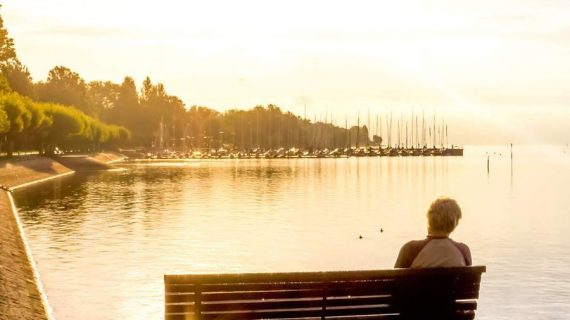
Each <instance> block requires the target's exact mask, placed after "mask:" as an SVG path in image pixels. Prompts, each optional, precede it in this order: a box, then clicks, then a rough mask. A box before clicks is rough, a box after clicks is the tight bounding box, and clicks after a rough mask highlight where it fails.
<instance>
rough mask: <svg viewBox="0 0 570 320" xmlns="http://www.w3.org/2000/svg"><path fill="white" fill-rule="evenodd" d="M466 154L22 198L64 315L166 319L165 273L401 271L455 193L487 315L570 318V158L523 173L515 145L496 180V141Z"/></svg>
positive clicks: (131, 173) (273, 164)
mask: <svg viewBox="0 0 570 320" xmlns="http://www.w3.org/2000/svg"><path fill="white" fill-rule="evenodd" d="M467 150H475V151H476V152H472V153H466V156H465V157H462V158H441V157H439V158H438V157H433V158H421V157H420V158H415V157H408V158H398V159H392V158H379V159H356V158H353V159H319V160H317V159H295V160H245V161H213V162H182V163H151V164H127V165H124V168H125V169H126V170H124V171H113V172H104V173H98V174H81V175H79V174H78V175H74V176H70V177H67V178H65V179H63V180H58V181H54V182H50V183H47V184H43V185H41V186H38V187H36V188H33V189H27V190H21V191H19V192H17V193H16V202H17V204H18V207H19V209H20V213H21V216H22V220H23V222H24V224H25V228H26V232H27V234H28V237H29V239H30V242H31V245H32V250H33V252H34V256H35V258H36V260H37V261H38V264H39V268H40V272H41V275H42V279H43V281H44V284H45V287H46V288H47V291H48V296H49V299H50V301H51V303H52V305H53V307H54V309H55V312H56V315H57V316H58V319H78V318H81V319H117V318H120V319H141V318H147V319H157V318H161V317H162V301H163V298H162V292H163V290H162V275H163V274H164V273H189V272H232V271H236V272H245V271H247V272H255V271H309V270H344V269H378V268H390V267H391V266H392V264H393V263H394V259H395V257H396V254H397V251H398V249H399V247H400V246H401V244H402V243H403V242H405V241H407V240H409V239H414V238H421V237H423V235H424V234H425V222H424V215H423V212H424V211H425V209H426V208H427V205H428V204H429V203H430V201H431V200H433V198H435V197H436V196H438V195H441V194H448V195H450V196H453V197H456V198H457V199H458V200H459V203H460V204H461V206H462V208H463V211H464V215H465V217H464V219H463V221H462V223H461V225H460V227H459V229H458V230H457V232H456V233H455V234H454V237H455V238H456V239H457V240H461V241H465V242H466V243H468V244H469V245H470V247H471V249H472V251H473V256H474V261H475V263H478V264H486V265H488V269H489V272H488V273H487V274H486V275H485V277H484V280H483V287H482V294H481V301H480V302H481V303H480V311H479V316H478V319H512V318H533V319H542V318H544V317H532V316H529V315H533V314H537V312H538V313H542V315H545V314H546V315H549V316H546V318H556V316H557V315H559V314H561V313H562V312H565V313H570V307H569V306H567V305H566V304H565V302H564V301H566V300H567V299H568V298H569V297H568V292H570V283H569V281H568V280H567V279H570V271H568V270H569V268H568V267H569V266H570V261H569V259H570V258H569V256H570V255H569V254H568V252H570V244H568V242H567V241H566V238H567V235H568V234H569V232H570V223H569V222H570V219H569V217H568V211H567V208H568V207H569V206H570V194H569V190H570V188H569V186H568V181H570V170H568V169H569V168H570V166H569V165H570V157H568V156H566V155H563V153H562V152H561V151H560V150H558V151H549V152H550V153H549V154H551V153H554V152H558V154H559V156H558V158H548V157H540V156H537V153H539V154H540V152H543V150H542V149H539V150H536V149H529V150H528V151H525V150H521V155H520V156H519V153H518V152H517V166H516V168H514V170H513V172H512V175H514V178H513V179H511V176H512V175H511V168H510V158H509V157H506V156H504V155H505V153H503V156H497V157H496V158H494V159H493V163H492V168H491V172H490V174H489V175H487V173H486V163H485V162H486V157H485V152H497V150H493V149H483V148H480V149H467ZM502 151H503V152H504V150H502ZM524 152H527V153H524ZM513 185H514V187H513ZM380 227H382V228H383V229H384V232H383V233H380V232H379V229H380ZM359 235H363V239H362V240H360V239H358V236H359ZM529 257H532V258H531V259H529ZM521 279H524V281H521ZM532 279H537V280H536V281H534V280H532ZM85 288H89V290H87V291H86V290H85ZM78 292H81V294H78ZM537 296H544V297H545V298H544V300H541V301H539V300H537V299H536V297H537ZM547 299H548V300H547Z"/></svg>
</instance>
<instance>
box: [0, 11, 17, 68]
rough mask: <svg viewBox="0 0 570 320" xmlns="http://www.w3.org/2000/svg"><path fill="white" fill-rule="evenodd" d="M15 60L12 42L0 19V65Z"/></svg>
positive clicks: (2, 20) (0, 18)
mask: <svg viewBox="0 0 570 320" xmlns="http://www.w3.org/2000/svg"><path fill="white" fill-rule="evenodd" d="M0 7H1V5H0ZM15 60H17V57H16V49H14V40H13V39H12V38H10V37H9V36H8V30H6V28H5V27H4V19H2V17H0V65H4V64H6V63H10V62H14V61H15Z"/></svg>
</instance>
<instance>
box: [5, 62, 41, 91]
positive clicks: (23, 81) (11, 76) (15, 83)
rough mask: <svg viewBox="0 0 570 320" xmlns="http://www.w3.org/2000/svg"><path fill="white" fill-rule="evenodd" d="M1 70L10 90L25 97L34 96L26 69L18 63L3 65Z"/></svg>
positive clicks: (32, 85) (30, 78) (32, 86)
mask: <svg viewBox="0 0 570 320" xmlns="http://www.w3.org/2000/svg"><path fill="white" fill-rule="evenodd" d="M1 68H2V74H3V75H4V77H6V80H7V81H8V83H9V85H10V88H11V89H12V90H14V91H15V92H17V93H19V94H21V95H24V96H27V97H33V96H34V84H33V82H32V77H31V76H30V72H29V71H28V68H26V67H25V66H24V65H22V64H21V63H20V62H19V61H15V62H11V63H7V64H3V65H2V67H1Z"/></svg>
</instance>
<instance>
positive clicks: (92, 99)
mask: <svg viewBox="0 0 570 320" xmlns="http://www.w3.org/2000/svg"><path fill="white" fill-rule="evenodd" d="M119 90H120V86H119V85H118V84H115V83H112V82H111V81H105V82H103V81H93V82H90V83H89V84H88V85H87V100H88V104H89V109H90V110H91V115H93V116H95V117H97V118H100V117H101V115H103V114H105V113H106V112H108V111H109V110H112V109H113V108H115V107H116V105H117V101H118V99H119Z"/></svg>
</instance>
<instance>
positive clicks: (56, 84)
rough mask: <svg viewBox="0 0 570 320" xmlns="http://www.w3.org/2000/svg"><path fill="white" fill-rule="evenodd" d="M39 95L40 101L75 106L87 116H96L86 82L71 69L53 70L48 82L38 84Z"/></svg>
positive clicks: (49, 74) (50, 72)
mask: <svg viewBox="0 0 570 320" xmlns="http://www.w3.org/2000/svg"><path fill="white" fill-rule="evenodd" d="M37 93H38V98H39V100H40V101H44V102H54V103H59V104H63V105H68V106H74V107H76V108H78V109H79V110H81V111H83V112H85V113H86V114H89V115H94V114H95V110H93V108H92V106H90V105H89V101H88V99H87V85H86V84H85V80H83V79H82V78H81V77H80V76H79V74H78V73H76V72H73V71H72V70H71V69H69V68H66V67H63V66H57V67H55V68H53V69H51V70H50V71H49V73H48V78H47V81H46V82H45V83H42V82H40V83H39V84H38V90H37Z"/></svg>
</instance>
